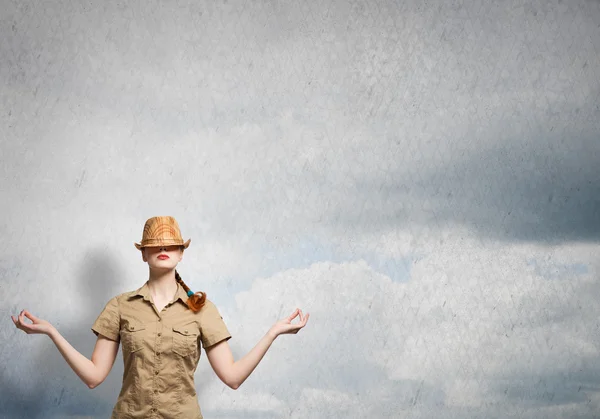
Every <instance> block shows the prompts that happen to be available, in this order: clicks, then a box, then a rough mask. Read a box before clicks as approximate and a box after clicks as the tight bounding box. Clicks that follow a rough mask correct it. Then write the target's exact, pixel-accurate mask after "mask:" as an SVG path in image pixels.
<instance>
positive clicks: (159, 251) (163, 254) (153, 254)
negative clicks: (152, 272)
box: [142, 245, 183, 270]
mask: <svg viewBox="0 0 600 419" xmlns="http://www.w3.org/2000/svg"><path fill="white" fill-rule="evenodd" d="M142 259H143V260H144V262H148V265H149V266H150V269H158V270H171V269H174V268H175V267H176V266H177V264H178V263H179V262H181V259H183V249H182V248H181V246H178V245H174V246H162V247H144V248H143V249H142Z"/></svg>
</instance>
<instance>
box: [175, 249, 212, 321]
mask: <svg viewBox="0 0 600 419" xmlns="http://www.w3.org/2000/svg"><path fill="white" fill-rule="evenodd" d="M181 250H184V248H183V246H181ZM175 280H176V281H177V282H179V284H181V286H182V287H183V289H184V290H185V292H186V294H188V295H189V293H190V287H188V286H187V285H186V284H185V282H183V279H181V276H180V275H179V272H177V269H175ZM198 294H200V295H198ZM204 303H206V293H205V292H202V291H198V292H195V293H194V294H192V295H190V296H189V297H188V299H187V301H186V304H187V306H188V308H189V309H190V310H192V311H193V312H194V313H197V312H199V311H200V310H201V309H202V307H204Z"/></svg>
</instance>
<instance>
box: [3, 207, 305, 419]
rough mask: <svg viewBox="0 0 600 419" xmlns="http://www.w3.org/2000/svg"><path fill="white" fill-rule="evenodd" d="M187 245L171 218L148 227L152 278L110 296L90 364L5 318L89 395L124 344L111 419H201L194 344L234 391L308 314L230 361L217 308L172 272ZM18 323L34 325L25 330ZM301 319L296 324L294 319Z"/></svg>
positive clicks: (39, 329) (41, 324) (51, 332)
mask: <svg viewBox="0 0 600 419" xmlns="http://www.w3.org/2000/svg"><path fill="white" fill-rule="evenodd" d="M190 242H191V240H190V239H188V240H187V241H186V242H185V243H184V242H183V239H182V237H181V233H180V231H179V225H178V224H177V221H176V220H175V219H174V218H173V217H166V216H165V217H152V218H150V219H148V220H147V221H146V224H145V225H144V232H143V236H142V241H141V243H140V244H138V243H135V246H136V247H137V248H138V249H139V250H140V251H141V253H142V259H143V261H144V262H147V263H148V267H149V271H150V276H149V279H148V281H146V283H145V284H144V285H143V286H142V287H140V288H138V289H137V290H135V291H132V292H126V293H122V294H119V295H117V296H115V297H113V298H112V299H111V300H110V301H108V303H107V304H106V306H105V307H104V309H103V310H102V312H101V313H100V315H99V316H98V318H97V319H96V321H95V322H94V324H93V326H92V328H91V329H92V331H93V332H94V334H95V335H96V336H97V341H96V346H95V348H94V352H93V354H92V359H91V360H89V359H87V358H86V357H85V356H83V355H82V354H80V353H79V352H78V351H77V350H76V349H75V348H73V347H72V346H71V345H70V344H69V343H68V342H67V341H66V340H65V339H64V338H63V337H62V336H61V335H60V333H58V331H57V330H56V329H55V328H54V326H52V325H51V324H50V323H49V322H47V321H45V320H42V319H39V318H37V317H35V316H33V315H32V314H31V313H29V312H28V311H27V310H22V311H21V313H20V314H19V316H18V318H15V317H14V316H11V318H12V320H13V322H14V323H15V325H16V327H18V328H19V329H21V330H23V331H24V332H25V333H27V334H33V333H42V334H46V335H48V336H49V337H50V338H51V339H52V341H53V342H54V343H55V344H56V346H57V348H58V350H59V351H60V353H61V354H62V356H63V357H64V358H65V360H66V361H67V363H68V364H69V366H70V367H71V368H72V369H73V371H75V373H76V374H77V375H78V376H79V378H81V380H82V381H83V382H85V383H86V384H87V385H88V387H89V388H95V387H97V386H99V385H100V384H101V383H102V382H103V381H104V379H105V378H106V377H107V376H108V373H109V372H110V370H111V368H112V366H113V364H114V361H115V358H116V356H117V352H118V350H119V343H120V342H122V343H123V362H124V373H123V384H122V387H121V392H120V394H119V397H118V399H117V402H116V404H115V406H114V409H113V412H112V416H111V418H112V419H117V418H118V419H125V418H127V419H137V418H178V419H202V418H203V416H202V413H201V410H200V406H199V404H198V399H197V395H196V389H195V384H194V372H195V371H196V367H197V366H198V361H199V360H200V355H201V351H200V344H201V345H202V347H203V348H204V350H205V352H206V355H207V357H208V361H209V363H210V365H211V367H212V368H213V370H214V371H215V373H216V375H217V376H218V377H219V379H221V381H223V383H225V384H226V385H227V386H229V387H231V388H232V389H237V388H238V387H239V386H240V385H242V383H243V382H244V381H245V380H246V379H247V378H248V376H249V375H250V374H251V373H252V371H254V369H255V368H256V366H257V365H258V363H259V362H260V360H261V359H262V358H263V356H264V355H265V353H266V352H267V350H268V349H269V347H270V346H271V344H272V343H273V341H274V340H275V338H276V337H277V336H279V335H281V334H286V333H298V331H299V330H300V329H302V328H303V327H304V326H305V325H306V322H307V321H308V317H309V314H308V313H307V314H306V315H303V314H302V310H300V309H296V310H295V311H294V312H293V313H292V314H291V315H290V316H289V317H287V318H285V319H283V320H280V321H278V322H277V323H275V324H274V325H273V326H272V327H271V328H270V329H269V331H268V332H267V333H266V334H265V336H263V338H262V339H261V340H260V341H259V342H258V343H257V344H256V346H255V347H254V348H253V349H252V350H251V351H250V352H249V353H248V354H246V356H244V357H243V358H241V359H240V360H238V361H234V359H233V355H232V353H231V349H230V348H229V344H228V342H227V341H228V340H229V339H230V338H231V335H230V334H229V331H228V330H227V327H226V325H225V323H224V322H223V318H222V317H221V316H220V314H219V311H218V310H217V308H216V306H215V305H214V304H213V303H212V302H211V301H210V300H208V299H207V298H206V294H205V293H202V292H197V293H194V292H192V291H190V289H189V288H188V286H187V285H186V284H185V283H184V282H183V280H182V279H181V277H180V276H179V273H178V272H177V270H176V269H175V268H176V267H177V264H178V263H179V262H180V261H181V260H182V258H183V252H184V250H185V249H187V247H188V246H189V244H190ZM24 316H25V317H27V318H28V319H30V320H31V321H32V322H33V323H26V322H25V319H24ZM298 316H299V317H300V321H299V322H298V323H297V324H292V320H293V319H295V318H296V317H298Z"/></svg>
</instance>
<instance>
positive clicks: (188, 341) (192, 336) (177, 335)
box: [173, 322, 200, 356]
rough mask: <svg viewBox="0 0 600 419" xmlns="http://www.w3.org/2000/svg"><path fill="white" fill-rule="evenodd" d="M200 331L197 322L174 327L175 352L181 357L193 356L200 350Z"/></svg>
mask: <svg viewBox="0 0 600 419" xmlns="http://www.w3.org/2000/svg"><path fill="white" fill-rule="evenodd" d="M198 335H200V330H198V326H197V325H196V323H195V322H192V323H186V324H180V325H174V326H173V352H175V353H176V354H178V355H181V356H188V355H190V354H193V353H195V352H196V350H197V349H198Z"/></svg>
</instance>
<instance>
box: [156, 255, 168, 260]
mask: <svg viewBox="0 0 600 419" xmlns="http://www.w3.org/2000/svg"><path fill="white" fill-rule="evenodd" d="M158 258H159V259H162V260H166V259H169V256H167V255H160V256H159V257H158Z"/></svg>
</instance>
